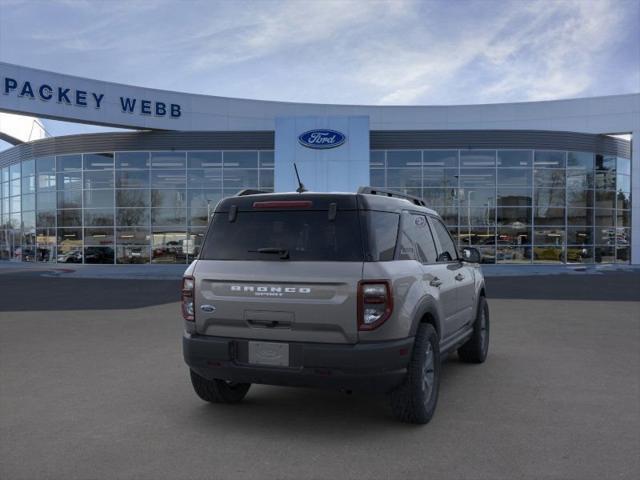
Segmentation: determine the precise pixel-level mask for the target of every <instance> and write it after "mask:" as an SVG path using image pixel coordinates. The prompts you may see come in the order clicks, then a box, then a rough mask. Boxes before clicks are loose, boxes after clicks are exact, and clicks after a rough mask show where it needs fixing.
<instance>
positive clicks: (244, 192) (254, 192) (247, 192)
mask: <svg viewBox="0 0 640 480" xmlns="http://www.w3.org/2000/svg"><path fill="white" fill-rule="evenodd" d="M259 193H269V192H265V191H264V190H256V189H255V188H245V189H243V190H240V191H239V192H238V193H236V194H235V195H234V196H236V197H244V196H245V195H258V194H259Z"/></svg>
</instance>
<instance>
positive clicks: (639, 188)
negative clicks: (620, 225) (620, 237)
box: [631, 128, 640, 265]
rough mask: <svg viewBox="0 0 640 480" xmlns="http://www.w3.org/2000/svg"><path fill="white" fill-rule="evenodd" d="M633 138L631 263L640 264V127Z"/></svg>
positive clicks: (633, 133) (634, 132)
mask: <svg viewBox="0 0 640 480" xmlns="http://www.w3.org/2000/svg"><path fill="white" fill-rule="evenodd" d="M632 135H633V137H632V138H631V142H632V144H631V263H632V264H633V265H640V128H638V129H637V130H634V131H633V132H632Z"/></svg>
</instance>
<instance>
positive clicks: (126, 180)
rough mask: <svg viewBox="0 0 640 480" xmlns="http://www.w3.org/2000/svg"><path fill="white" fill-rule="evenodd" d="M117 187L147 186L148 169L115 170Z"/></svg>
mask: <svg viewBox="0 0 640 480" xmlns="http://www.w3.org/2000/svg"><path fill="white" fill-rule="evenodd" d="M116 187H117V188H148V187H149V171H148V170H118V171H116Z"/></svg>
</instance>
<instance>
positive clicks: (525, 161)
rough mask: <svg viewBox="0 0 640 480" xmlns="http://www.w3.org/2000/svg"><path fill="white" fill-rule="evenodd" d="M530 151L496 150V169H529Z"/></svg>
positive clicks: (530, 162)
mask: <svg viewBox="0 0 640 480" xmlns="http://www.w3.org/2000/svg"><path fill="white" fill-rule="evenodd" d="M532 154H533V152H531V150H498V167H504V168H506V167H531V164H532V157H533V155H532Z"/></svg>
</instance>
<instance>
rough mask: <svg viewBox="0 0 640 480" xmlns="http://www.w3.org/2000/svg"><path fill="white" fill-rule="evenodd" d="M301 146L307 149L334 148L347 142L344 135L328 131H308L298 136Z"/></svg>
mask: <svg viewBox="0 0 640 480" xmlns="http://www.w3.org/2000/svg"><path fill="white" fill-rule="evenodd" d="M298 141H299V142H300V144H301V145H303V146H305V147H307V148H320V149H322V148H335V147H339V146H340V145H342V144H343V143H344V142H346V141H347V137H346V135H345V134H344V133H340V132H336V131H335V130H329V129H326V128H324V129H317V130H309V131H308V132H304V133H303V134H301V135H300V136H298Z"/></svg>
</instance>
